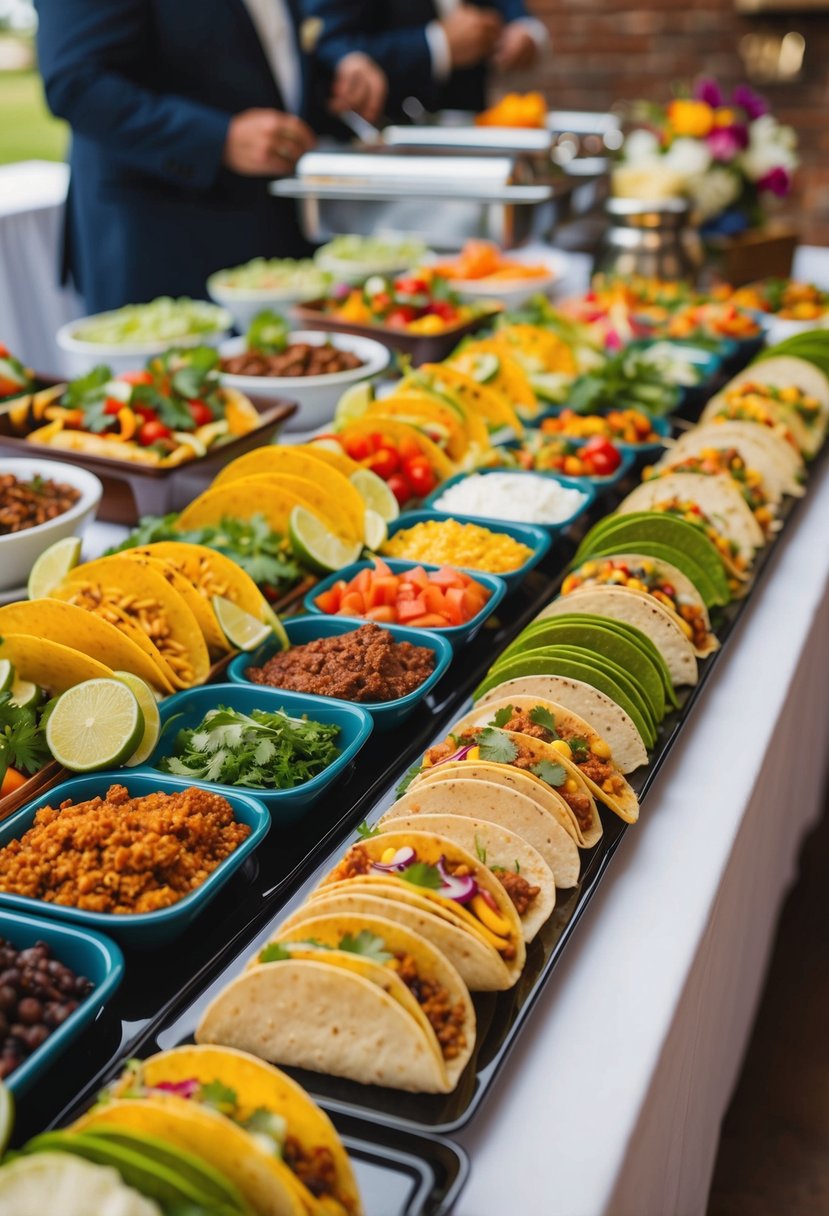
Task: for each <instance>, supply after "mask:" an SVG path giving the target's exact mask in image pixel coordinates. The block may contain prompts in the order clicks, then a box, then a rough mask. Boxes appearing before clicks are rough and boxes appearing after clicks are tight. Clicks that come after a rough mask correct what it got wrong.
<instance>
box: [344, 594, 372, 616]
mask: <svg viewBox="0 0 829 1216" xmlns="http://www.w3.org/2000/svg"><path fill="white" fill-rule="evenodd" d="M365 607H366V603H365V598H364V597H363V596H362V595H361V594H360V592H359V591H346V593H345V595H344V596H343V598H342V600H341V602H340V612H344V613H346V614H347V615H348V616H362V614H363V612H364V611H365Z"/></svg>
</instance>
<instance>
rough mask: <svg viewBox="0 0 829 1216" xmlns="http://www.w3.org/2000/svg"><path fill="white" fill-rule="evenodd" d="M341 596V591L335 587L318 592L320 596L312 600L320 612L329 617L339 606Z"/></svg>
mask: <svg viewBox="0 0 829 1216" xmlns="http://www.w3.org/2000/svg"><path fill="white" fill-rule="evenodd" d="M342 596H343V593H342V589H338V588H337V587H336V586H334V587H329V589H328V590H327V591H321V592H320V594H319V595H318V596H317V597H316V599H315V600H314V603H315V604H316V606H317V607H318V608H319V609H320V611H321V612H326V613H328V614H329V615H333V614H334V613H335V612H336V611H337V609H338V608H339V606H340V601H341V600H342Z"/></svg>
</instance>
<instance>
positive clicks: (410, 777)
mask: <svg viewBox="0 0 829 1216" xmlns="http://www.w3.org/2000/svg"><path fill="white" fill-rule="evenodd" d="M422 771H423V768H422V765H420V764H413V765H412V767H411V768H410V769H409V771H408V772H407V773H404V774H403V776H402V777H401V778H400V781H399V783H398V786H397V789H396V790H395V791H394V796H395V798H402V797H403V795H404V794H405V793H406V790H407V789H408V788H409V786H410V785H411V784H412V782H413V781H414V779H415V777H416V776H417V775H418V773H421V772H422Z"/></svg>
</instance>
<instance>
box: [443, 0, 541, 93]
mask: <svg viewBox="0 0 829 1216" xmlns="http://www.w3.org/2000/svg"><path fill="white" fill-rule="evenodd" d="M462 3H463V0H435V8H436V9H437V12H438V19H437V20H436V21H430V22H429V24H428V25H427V26H426V41H427V42H428V44H429V54H430V56H431V58H432V75H433V76H434V78H435V80H448V79H449V77H450V76H451V74H452V56H451V54H450V51H449V39H448V38H447V37H446V34H445V33H444V30H443V26H442V25H441V24H440V23H441V21H444V20H445V19H446V18H447V17H448V16H449V14H450V13H452V12H454V10H455V9H456V8H459V7H460V5H461V4H462ZM514 24H518V25H523V26H524V27H525V28H526V30H527V33H528V34H529V35H530V37H531V38H532V40H533V42H535V43H536V45H537V46H538V47H539V48H542V47H544V46H546V45H547V41H548V39H547V27H546V26H545V25H544V23H543V21H539V20H538V18H537V17H520V18H519V19H518V21H517V22H515V23H514Z"/></svg>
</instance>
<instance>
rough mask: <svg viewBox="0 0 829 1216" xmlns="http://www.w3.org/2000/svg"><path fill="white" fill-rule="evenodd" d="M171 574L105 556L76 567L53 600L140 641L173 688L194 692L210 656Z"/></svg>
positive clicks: (206, 670)
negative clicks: (95, 618)
mask: <svg viewBox="0 0 829 1216" xmlns="http://www.w3.org/2000/svg"><path fill="white" fill-rule="evenodd" d="M167 573H168V572H167V571H166V570H161V569H158V568H156V567H155V566H154V565H153V564H152V563H150V562H149V561H147V560H146V559H144V560H142V561H140V562H139V561H136V560H133V559H130V558H129V557H126V556H123V555H121V554H117V555H115V556H113V557H101V558H99V559H98V560H97V561H93V562H86V563H85V564H84V565H82V566H76V567H75V569H74V570H72V571H71V573H70V574H68V575H67V577H66V578H65V579H64V581H63V582H62V583H61V584H60V585H59V586H58V587H55V588H54V589H53V590H52V591H51V592H50V596H51V597H53V598H54V599H59V600H64V601H66V602H68V603H70V604H75V605H77V606H79V607H81V608H84V609H85V610H86V611H87V612H92V613H94V614H95V615H96V616H100V617H103V619H104V620H106V621H109V622H110V623H111V624H112V625H114V626H115V627H116V628H118V629H120V630H121V631H122V632H123V633H124V634H126V636H127V637H130V638H132V640H133V641H135V642H137V643H138V645H140V646H141V647H142V648H143V649H144V650H145V652H146V653H147V654H148V655H149V656H150V657H151V658H152V659H153V660H154V662H156V663H157V664H158V665H159V666H160V667H161V669H162V671H164V672H165V673H166V674H167V676H168V677H169V679H170V681H171V682H172V684H173V686H174V687H176V688H189V687H191V686H192V685H193V684H202V683H204V681H205V680H206V679H207V676H208V673H209V671H210V656H209V654H208V652H207V646H206V644H205V641H204V635H203V634H202V631H201V629H200V628H199V624H198V621H197V619H196V617H195V615H194V614H193V612H192V610H191V608H190V607H189V605H188V604H187V603H186V601H185V600H184V599H183V598H182V596H181V595H180V593H179V591H178V590H176V588H175V587H173V586H172V585H171V583H170V581H169V579H168V578H167V577H165V576H166V574H167ZM125 622H126V624H125Z"/></svg>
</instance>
